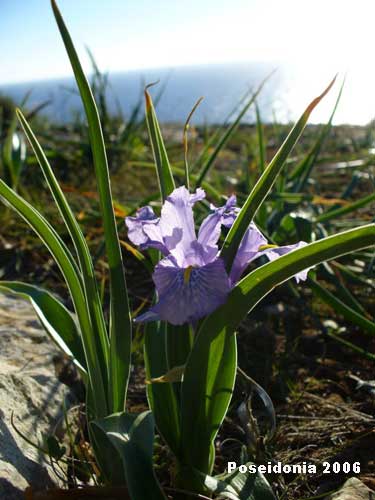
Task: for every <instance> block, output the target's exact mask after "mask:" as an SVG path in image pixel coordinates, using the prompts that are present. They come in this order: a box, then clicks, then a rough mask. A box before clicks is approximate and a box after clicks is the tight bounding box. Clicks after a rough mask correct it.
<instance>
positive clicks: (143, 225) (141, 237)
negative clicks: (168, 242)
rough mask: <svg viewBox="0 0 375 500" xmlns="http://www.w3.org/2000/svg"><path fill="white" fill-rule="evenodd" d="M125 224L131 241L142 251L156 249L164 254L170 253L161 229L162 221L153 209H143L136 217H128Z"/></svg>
mask: <svg viewBox="0 0 375 500" xmlns="http://www.w3.org/2000/svg"><path fill="white" fill-rule="evenodd" d="M125 224H126V226H127V228H128V237H129V240H130V241H131V242H132V243H134V245H137V246H139V247H140V248H141V250H145V249H146V248H156V249H157V250H160V251H161V252H163V254H166V253H168V250H167V248H166V246H165V244H164V241H163V236H162V233H161V229H160V219H159V217H157V216H156V215H155V213H154V211H153V209H152V208H151V207H148V206H147V207H142V208H140V209H139V210H138V211H137V213H136V216H135V217H126V218H125Z"/></svg>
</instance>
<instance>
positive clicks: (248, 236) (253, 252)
mask: <svg viewBox="0 0 375 500" xmlns="http://www.w3.org/2000/svg"><path fill="white" fill-rule="evenodd" d="M266 244H267V240H266V238H265V237H264V236H263V234H262V233H261V232H260V231H259V229H258V228H257V227H256V225H255V224H254V223H253V222H252V223H251V224H250V226H249V228H248V229H247V231H246V233H245V234H244V237H243V238H242V241H241V243H240V246H239V247H238V250H237V254H236V256H235V258H234V261H233V265H232V269H231V272H230V275H229V277H230V282H231V285H232V286H234V285H235V284H236V283H237V281H239V279H240V278H241V275H242V273H243V272H244V271H245V269H246V268H247V266H248V265H249V264H250V262H252V261H253V260H255V259H257V258H258V257H260V256H261V255H263V253H264V251H260V250H259V248H260V247H261V246H262V245H266Z"/></svg>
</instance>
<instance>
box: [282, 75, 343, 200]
mask: <svg viewBox="0 0 375 500" xmlns="http://www.w3.org/2000/svg"><path fill="white" fill-rule="evenodd" d="M344 85H345V78H344V80H343V82H342V84H341V87H340V90H339V93H338V96H337V99H336V102H335V105H334V107H333V110H332V113H331V116H330V117H329V120H328V122H327V123H326V124H325V125H324V127H323V128H322V130H321V132H320V134H319V136H318V138H317V140H316V142H315V144H314V145H313V146H312V148H311V150H310V151H309V153H308V154H307V155H306V156H305V158H303V160H302V161H301V162H300V163H299V164H298V165H297V167H296V168H295V169H294V170H293V172H292V173H291V174H290V179H291V180H295V181H296V182H295V185H294V189H293V191H302V190H303V189H304V187H305V186H306V182H307V180H308V178H309V176H310V174H311V171H312V169H313V167H314V165H315V164H316V161H317V159H318V157H319V154H320V152H321V150H322V147H323V144H324V142H325V140H326V138H327V137H328V134H329V132H330V130H331V127H332V120H333V118H334V116H335V113H336V110H337V107H338V105H339V102H340V99H341V95H342V91H343V89H344Z"/></svg>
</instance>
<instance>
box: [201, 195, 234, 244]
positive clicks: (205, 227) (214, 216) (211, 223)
mask: <svg viewBox="0 0 375 500" xmlns="http://www.w3.org/2000/svg"><path fill="white" fill-rule="evenodd" d="M236 203H237V199H236V196H235V195H232V196H230V197H229V198H228V200H227V202H226V203H225V205H223V206H222V207H219V208H217V207H215V205H212V204H211V205H210V208H211V210H212V211H213V213H211V214H210V215H208V216H207V217H206V218H205V219H204V221H203V222H202V224H201V227H200V229H199V233H198V241H199V243H201V244H202V245H204V246H211V247H214V246H216V244H217V242H218V240H219V238H220V232H221V226H225V227H230V226H231V225H232V224H233V222H234V220H235V218H236V216H237V213H238V209H237V208H236V206H235V205H236Z"/></svg>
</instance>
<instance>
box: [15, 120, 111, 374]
mask: <svg viewBox="0 0 375 500" xmlns="http://www.w3.org/2000/svg"><path fill="white" fill-rule="evenodd" d="M17 116H18V119H19V120H20V123H21V125H22V128H23V130H24V132H25V135H26V137H27V138H28V140H29V142H30V144H31V146H32V148H33V150H34V153H35V156H36V158H37V160H38V163H39V165H40V168H41V169H42V172H43V174H44V177H45V179H46V182H47V184H48V187H49V189H50V190H51V193H52V195H53V197H54V199H55V202H56V205H57V207H58V209H59V211H60V214H61V216H62V218H63V220H64V222H65V225H66V227H67V229H68V231H69V234H70V236H71V238H72V240H73V243H74V247H75V250H76V252H77V255H78V260H79V264H80V268H81V271H82V276H83V284H84V288H85V293H86V296H87V304H88V308H89V311H90V317H91V321H92V324H93V328H94V340H95V342H96V350H97V353H98V358H99V360H100V367H101V370H102V377H103V380H105V381H107V379H108V373H107V365H108V350H109V343H108V335H107V330H106V325H105V321H104V315H103V310H102V307H101V301H100V297H99V293H98V288H97V283H96V278H95V273H94V267H93V264H92V260H91V256H90V252H89V249H88V246H87V243H86V240H85V238H84V236H83V234H82V231H81V228H80V227H79V224H78V222H77V220H76V218H75V217H74V215H73V212H72V210H71V208H70V206H69V204H68V202H67V200H66V198H65V195H64V193H63V191H62V189H61V188H60V186H59V183H58V182H57V179H56V177H55V175H54V173H53V170H52V168H51V166H50V164H49V162H48V160H47V158H46V156H45V154H44V152H43V150H42V148H41V146H40V144H39V142H38V140H37V138H36V137H35V135H34V134H33V132H32V130H31V128H30V126H29V124H28V123H27V121H26V119H25V117H24V116H23V114H22V113H21V111H20V110H17Z"/></svg>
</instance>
